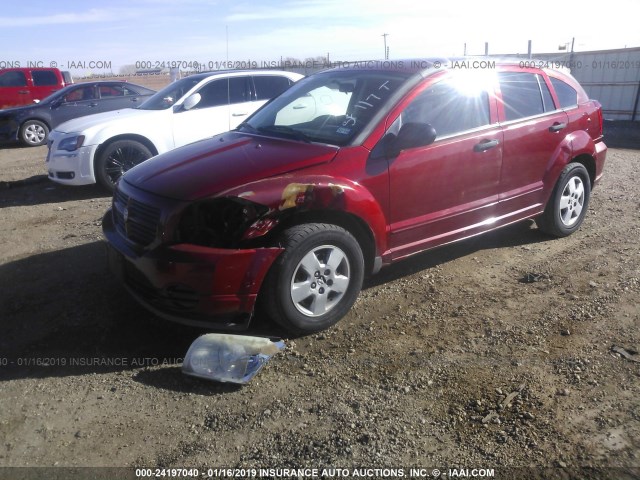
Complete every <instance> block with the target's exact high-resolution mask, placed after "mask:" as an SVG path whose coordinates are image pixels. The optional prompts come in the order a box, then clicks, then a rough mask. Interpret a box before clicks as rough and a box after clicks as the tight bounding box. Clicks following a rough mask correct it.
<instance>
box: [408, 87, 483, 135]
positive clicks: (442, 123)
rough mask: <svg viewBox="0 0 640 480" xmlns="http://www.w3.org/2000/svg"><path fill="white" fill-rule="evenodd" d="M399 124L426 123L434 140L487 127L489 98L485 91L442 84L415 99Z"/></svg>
mask: <svg viewBox="0 0 640 480" xmlns="http://www.w3.org/2000/svg"><path fill="white" fill-rule="evenodd" d="M400 119H401V122H402V124H404V123H407V122H419V123H428V124H430V125H431V126H432V127H433V128H434V129H435V130H436V134H437V137H436V139H438V138H440V137H443V136H446V135H453V134H456V133H459V132H464V131H465V130H471V129H473V128H478V127H482V126H483V125H488V124H489V123H490V115H489V95H488V94H487V92H486V91H482V90H478V91H476V92H470V91H466V92H465V91H461V90H460V89H458V88H456V87H455V85H454V84H451V83H449V82H448V81H446V80H445V81H442V82H439V83H437V84H435V85H434V86H432V87H430V88H428V89H427V90H425V91H424V92H422V93H421V94H420V95H418V97H416V98H415V99H414V100H413V101H412V102H411V103H410V104H409V105H408V106H407V108H406V109H405V110H404V111H403V112H402V115H401V116H400Z"/></svg>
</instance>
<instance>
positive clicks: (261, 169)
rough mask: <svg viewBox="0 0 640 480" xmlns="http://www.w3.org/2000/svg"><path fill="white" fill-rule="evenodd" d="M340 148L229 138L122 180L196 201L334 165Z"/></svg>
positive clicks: (152, 163)
mask: <svg viewBox="0 0 640 480" xmlns="http://www.w3.org/2000/svg"><path fill="white" fill-rule="evenodd" d="M337 152H338V147H335V146H331V145H318V144H312V143H304V142H299V141H293V140H285V139H277V138H268V137H261V136H254V135H250V134H243V133H239V132H228V133H224V134H221V135H217V136H215V137H212V138H209V139H206V140H200V141H198V142H195V143H192V144H189V145H186V146H184V147H181V148H177V149H175V150H171V151H170V152H167V153H164V154H162V155H158V156H157V157H154V158H152V159H150V160H147V161H146V162H143V163H141V164H140V165H138V166H136V167H134V168H132V169H131V170H129V171H128V172H127V173H126V174H125V175H124V176H123V177H122V178H123V180H124V181H126V182H127V183H129V184H130V185H133V186H135V187H137V188H140V189H142V190H145V191H147V192H150V193H153V194H156V195H160V196H163V197H168V198H173V199H176V200H184V201H193V200H198V199H201V198H206V197H210V196H213V195H216V194H218V193H220V192H224V191H226V190H229V189H231V188H234V187H239V186H241V185H244V184H246V183H250V182H253V181H256V180H260V179H264V178H268V177H272V176H275V175H281V174H284V173H287V172H290V171H293V170H298V169H301V168H305V167H310V166H312V165H317V164H321V163H326V162H329V161H331V160H332V159H333V158H334V157H335V155H336V153H337Z"/></svg>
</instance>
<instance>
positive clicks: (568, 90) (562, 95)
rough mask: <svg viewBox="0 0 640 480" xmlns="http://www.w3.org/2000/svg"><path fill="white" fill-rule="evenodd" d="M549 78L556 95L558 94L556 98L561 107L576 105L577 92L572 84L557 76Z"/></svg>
mask: <svg viewBox="0 0 640 480" xmlns="http://www.w3.org/2000/svg"><path fill="white" fill-rule="evenodd" d="M550 78H551V85H553V89H554V90H555V91H556V95H558V100H559V101H560V106H561V107H562V108H571V107H575V106H576V105H578V92H576V90H575V89H574V88H573V87H572V86H570V85H568V84H566V83H565V82H563V81H562V80H559V79H557V78H553V77H550Z"/></svg>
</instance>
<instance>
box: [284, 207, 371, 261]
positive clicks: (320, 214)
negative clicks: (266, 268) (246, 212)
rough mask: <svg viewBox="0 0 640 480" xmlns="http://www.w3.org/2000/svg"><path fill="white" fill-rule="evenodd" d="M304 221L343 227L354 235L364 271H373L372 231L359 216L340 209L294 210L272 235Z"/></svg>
mask: <svg viewBox="0 0 640 480" xmlns="http://www.w3.org/2000/svg"><path fill="white" fill-rule="evenodd" d="M305 223H329V224H332V225H337V226H338V227H342V228H344V229H345V230H346V231H347V232H349V233H350V234H351V235H353V236H354V238H355V239H356V241H357V242H358V244H359V245H360V248H361V249H362V256H363V258H364V264H365V273H366V274H370V273H373V272H374V271H375V270H374V269H375V268H377V266H376V261H375V260H376V244H375V238H374V236H373V232H372V231H371V229H370V228H369V226H368V225H367V223H366V222H365V221H364V220H363V219H362V218H360V217H358V216H356V215H354V214H352V213H349V212H345V211H342V210H306V211H296V212H293V213H291V214H290V215H288V216H287V217H285V218H284V219H283V221H282V222H280V223H279V224H278V226H277V227H275V228H274V230H273V232H271V234H272V235H275V236H277V235H279V234H280V233H281V232H283V231H284V230H286V229H288V228H291V227H294V226H297V225H303V224H305Z"/></svg>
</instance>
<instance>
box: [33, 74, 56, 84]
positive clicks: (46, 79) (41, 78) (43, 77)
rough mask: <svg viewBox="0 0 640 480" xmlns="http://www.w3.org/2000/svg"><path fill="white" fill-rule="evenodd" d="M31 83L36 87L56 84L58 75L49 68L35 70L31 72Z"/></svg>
mask: <svg viewBox="0 0 640 480" xmlns="http://www.w3.org/2000/svg"><path fill="white" fill-rule="evenodd" d="M31 78H33V84H34V85H35V86H36V87H47V86H49V85H57V84H58V77H56V74H55V73H53V72H52V71H51V70H35V71H32V72H31Z"/></svg>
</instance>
